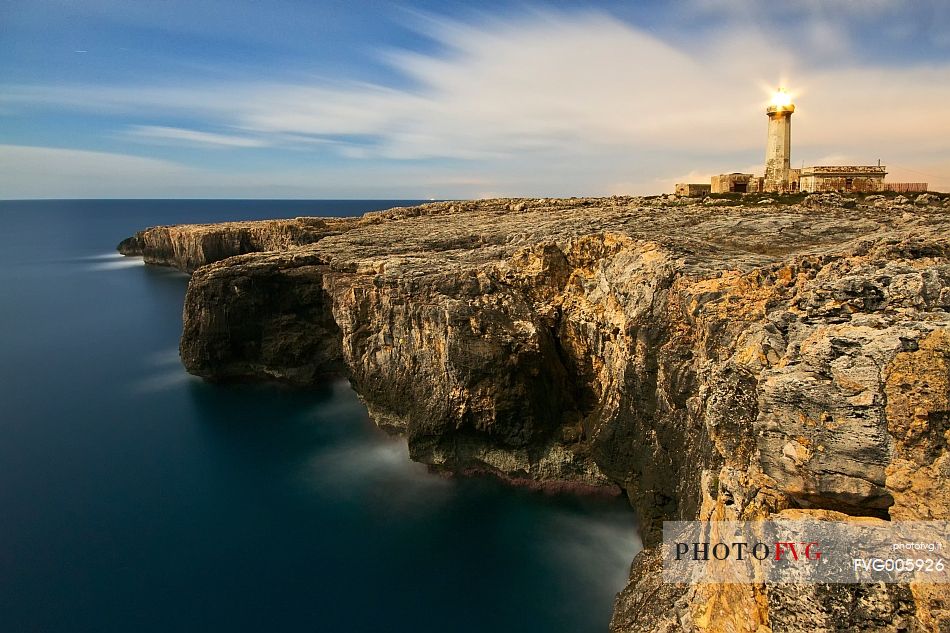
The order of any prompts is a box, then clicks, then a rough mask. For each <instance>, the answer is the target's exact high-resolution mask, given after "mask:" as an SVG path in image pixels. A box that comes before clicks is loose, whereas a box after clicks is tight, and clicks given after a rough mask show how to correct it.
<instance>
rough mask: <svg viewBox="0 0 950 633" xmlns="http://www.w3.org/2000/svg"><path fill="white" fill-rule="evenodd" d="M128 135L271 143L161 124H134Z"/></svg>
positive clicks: (249, 144)
mask: <svg viewBox="0 0 950 633" xmlns="http://www.w3.org/2000/svg"><path fill="white" fill-rule="evenodd" d="M126 135H127V136H129V137H131V138H133V139H137V140H145V141H151V142H167V143H183V144H187V145H200V146H212V147H265V146H267V145H268V144H269V143H267V142H266V141H264V140H261V139H256V138H249V137H245V136H233V135H229V134H215V133H212V132H201V131H199V130H188V129H184V128H180V127H166V126H161V125H133V126H131V127H130V128H129V129H128V130H127V131H126Z"/></svg>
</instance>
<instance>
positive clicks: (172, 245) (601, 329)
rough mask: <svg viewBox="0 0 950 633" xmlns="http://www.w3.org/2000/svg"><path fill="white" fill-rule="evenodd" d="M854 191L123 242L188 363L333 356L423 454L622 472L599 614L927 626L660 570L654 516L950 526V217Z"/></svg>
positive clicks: (519, 203) (830, 597)
mask: <svg viewBox="0 0 950 633" xmlns="http://www.w3.org/2000/svg"><path fill="white" fill-rule="evenodd" d="M880 202H881V201H880V200H877V201H875V202H873V203H865V202H864V201H863V200H860V199H859V200H857V201H853V202H846V203H842V202H841V201H840V200H831V199H828V200H824V199H820V200H810V201H809V203H808V205H807V206H805V205H802V206H795V205H791V206H790V205H783V204H781V203H776V204H770V205H767V206H765V205H761V206H760V205H754V204H749V205H744V204H738V205H731V206H717V207H710V206H705V205H702V204H698V203H696V202H695V201H694V202H692V203H691V202H688V201H670V200H668V199H661V200H656V199H642V198H608V199H573V198H572V199H569V200H513V201H512V200H484V201H478V202H462V203H457V202H456V203H433V204H428V205H423V206H421V207H415V208H409V209H394V210H390V211H384V212H376V213H371V214H367V215H365V216H363V217H362V218H359V219H353V220H337V221H330V220H328V221H325V222H323V223H322V224H321V221H318V220H301V219H298V220H292V221H286V222H273V223H241V224H240V225H219V226H200V227H159V228H156V229H149V230H147V231H143V232H142V233H139V234H137V235H136V236H135V237H134V238H130V241H127V242H124V243H123V245H124V246H123V247H122V248H124V249H125V250H124V251H123V252H134V253H143V254H145V257H146V259H147V261H153V262H160V263H168V264H172V265H176V266H178V267H180V268H182V269H184V270H192V269H195V268H197V269H196V270H195V271H194V274H193V276H192V279H191V283H190V284H189V289H188V295H187V298H186V305H185V329H184V334H183V337H182V342H181V355H182V359H183V361H184V363H185V365H186V367H187V368H188V369H189V371H191V372H193V373H195V374H198V375H200V376H204V377H206V378H208V379H212V380H226V379H237V378H241V379H255V378H256V379H260V378H268V379H277V380H282V381H287V382H290V383H293V384H298V385H312V384H315V383H316V382H318V381H320V380H323V379H324V378H325V377H326V376H328V375H345V376H347V377H348V378H349V379H350V381H351V383H352V384H353V386H354V388H355V389H356V391H357V392H358V393H359V394H360V396H361V397H362V398H363V400H364V401H365V402H366V405H367V407H368V408H369V411H370V414H371V415H372V416H373V418H374V419H375V420H376V421H377V423H378V424H380V425H381V426H383V427H386V428H388V429H390V430H392V431H395V432H398V433H400V434H401V435H404V436H405V437H406V438H407V440H408V442H409V447H410V454H411V457H412V458H413V459H415V460H418V461H421V462H424V463H427V464H430V465H431V466H433V467H434V468H439V469H445V470H450V471H454V472H489V473H493V474H496V475H498V476H500V477H504V478H506V479H511V480H515V481H519V482H536V483H537V484H538V485H545V486H552V487H561V488H582V489H602V490H611V489H615V488H617V487H619V488H622V489H623V491H624V492H625V493H626V494H627V496H628V497H629V499H630V501H631V503H632V504H633V505H634V507H635V508H636V509H637V511H638V513H639V515H640V517H641V522H642V530H643V535H642V536H643V538H644V542H645V544H646V546H647V547H646V549H644V551H643V552H641V553H640V554H639V555H638V556H637V558H636V560H635V561H634V564H633V567H632V569H631V577H630V583H629V585H628V586H627V587H626V588H625V589H624V590H623V591H622V592H621V593H620V595H619V596H618V601H617V604H616V609H615V613H614V619H613V622H612V625H611V626H612V630H614V631H618V632H619V631H652V630H656V631H681V630H685V631H719V630H723V631H727V630H728V631H758V632H759V633H762V632H763V631H768V630H774V631H806V630H808V631H811V630H829V631H830V630H842V631H844V630H856V629H862V630H874V631H898V630H904V631H914V630H920V631H925V630H941V629H940V628H939V627H945V628H946V627H950V613H948V611H947V608H948V607H947V604H946V602H945V600H946V598H945V597H944V596H943V595H941V594H939V593H938V592H937V591H935V590H932V588H931V589H928V588H926V587H912V588H911V589H907V588H903V589H901V588H899V587H891V588H878V587H870V588H869V587H850V586H828V587H821V586H818V587H804V588H802V587H798V588H794V587H793V588H789V587H764V586H763V587H758V586H726V587H720V588H718V589H716V588H715V587H713V588H709V587H702V586H700V587H679V586H675V585H663V584H662V580H661V578H660V575H659V557H658V547H657V546H656V543H657V532H656V528H657V527H658V526H659V525H660V522H661V521H662V520H664V519H693V518H704V519H752V518H763V517H766V516H768V515H770V514H773V513H779V512H785V513H787V512H798V513H804V514H805V515H813V516H817V517H826V518H827V517H832V518H842V519H848V518H850V517H876V518H878V519H888V518H894V519H898V518H900V519H903V518H920V519H925V518H940V519H948V518H950V516H948V514H950V485H948V484H950V457H948V442H950V241H948V236H950V215H948V212H947V209H946V207H945V206H943V202H942V200H940V199H934V200H928V201H926V202H923V203H921V202H919V203H918V204H917V205H916V206H913V207H907V206H903V207H901V208H900V209H899V210H898V209H896V208H893V207H892V206H888V205H887V204H883V205H882V204H880ZM885 202H886V201H885ZM242 236H243V237H242ZM252 236H253V237H252ZM250 251H261V252H253V253H250V254H247V253H249V252H250ZM242 253H244V254H242ZM231 255H236V256H234V257H229V256H231ZM215 260H220V261H215ZM209 262H213V263H209ZM206 263H207V264H208V265H203V264H206ZM198 266H200V267H198ZM799 601H806V602H807V604H808V605H809V608H808V609H805V610H802V609H797V608H793V607H794V605H796V604H798V602H799ZM945 628H944V629H942V630H945Z"/></svg>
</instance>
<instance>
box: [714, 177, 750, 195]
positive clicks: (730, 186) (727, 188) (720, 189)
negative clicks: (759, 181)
mask: <svg viewBox="0 0 950 633" xmlns="http://www.w3.org/2000/svg"><path fill="white" fill-rule="evenodd" d="M752 180H754V176H753V175H752V174H739V173H736V174H719V175H718V176H713V177H712V181H711V183H710V188H711V191H712V193H735V192H742V193H745V192H747V191H749V190H750V183H751V181H752Z"/></svg>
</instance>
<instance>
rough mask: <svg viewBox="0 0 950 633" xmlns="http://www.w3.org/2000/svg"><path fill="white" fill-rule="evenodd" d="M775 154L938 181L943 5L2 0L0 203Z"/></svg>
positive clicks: (945, 134)
mask: <svg viewBox="0 0 950 633" xmlns="http://www.w3.org/2000/svg"><path fill="white" fill-rule="evenodd" d="M778 86H783V87H786V88H787V89H788V91H789V92H790V93H791V94H792V95H793V96H794V100H795V104H796V106H797V110H796V112H795V114H794V116H793V119H792V165H793V166H796V167H797V166H801V165H803V164H804V165H815V164H818V165H820V164H842V163H844V164H877V161H878V160H879V159H880V160H881V161H882V163H883V164H885V165H886V166H887V167H888V172H889V175H888V180H890V181H901V182H928V183H930V185H931V188H932V189H938V190H943V191H948V190H950V2H948V1H947V0H908V1H906V2H901V1H900V0H890V1H885V0H798V1H797V2H794V3H777V2H772V1H769V0H683V1H680V2H677V1H671V0H667V1H661V0H641V1H630V2H620V1H601V0H593V1H586V2H571V1H558V2H532V3H512V2H497V1H495V0H485V1H480V2H478V3H473V2H470V1H466V2H456V1H455V0H438V1H436V0H406V1H405V2H381V1H377V0H327V1H303V0H268V1H266V2H260V1H251V0H150V1H148V2H144V1H138V0H125V1H120V0H84V1H76V0H0V198H3V199H11V198H387V199H395V198H403V199H426V198H439V199H444V198H476V197H492V196H531V197H534V196H582V195H622V194H631V195H638V194H655V193H662V192H665V191H671V190H672V186H673V184H674V183H675V182H683V181H689V182H709V180H708V179H709V176H710V175H712V174H718V173H722V172H733V171H746V172H753V173H761V172H762V170H763V162H764V153H765V134H766V122H767V118H766V116H765V107H766V105H767V102H768V101H769V97H770V93H771V92H772V91H773V90H774V89H775V88H776V87H778Z"/></svg>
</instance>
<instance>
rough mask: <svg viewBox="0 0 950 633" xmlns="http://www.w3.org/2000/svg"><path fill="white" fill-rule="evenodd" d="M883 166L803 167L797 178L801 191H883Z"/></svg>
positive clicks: (885, 173)
mask: <svg viewBox="0 0 950 633" xmlns="http://www.w3.org/2000/svg"><path fill="white" fill-rule="evenodd" d="M885 175H887V168H885V167H884V166H883V165H818V166H814V167H803V168H802V172H801V176H800V178H799V188H800V189H801V190H802V191H807V192H810V193H811V192H815V191H840V192H848V191H855V192H868V191H884V176H885Z"/></svg>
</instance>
